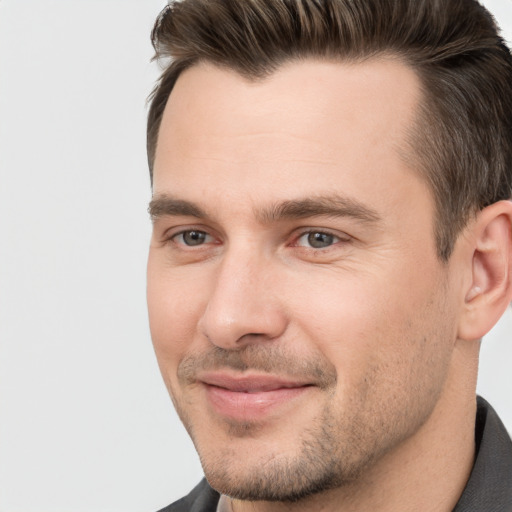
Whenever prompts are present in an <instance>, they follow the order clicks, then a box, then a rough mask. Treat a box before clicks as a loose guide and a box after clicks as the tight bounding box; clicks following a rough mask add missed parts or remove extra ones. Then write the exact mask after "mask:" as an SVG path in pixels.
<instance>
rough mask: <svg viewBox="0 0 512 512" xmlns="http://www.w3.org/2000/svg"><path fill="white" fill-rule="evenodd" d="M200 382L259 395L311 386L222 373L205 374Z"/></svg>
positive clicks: (270, 377) (267, 376) (263, 376)
mask: <svg viewBox="0 0 512 512" xmlns="http://www.w3.org/2000/svg"><path fill="white" fill-rule="evenodd" d="M198 380H199V381H201V382H203V383H204V384H207V385H209V386H216V387H219V388H224V389H227V390H229V391H237V392H240V393H258V392H265V391H275V390H277V389H282V388H300V387H303V386H308V385H310V384H311V383H309V382H303V381H300V380H296V379H289V378H286V377H280V376H276V375H270V374H261V375H230V374H228V373H222V372H207V373H203V374H201V375H200V376H199V377H198Z"/></svg>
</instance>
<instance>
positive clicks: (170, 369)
mask: <svg viewBox="0 0 512 512" xmlns="http://www.w3.org/2000/svg"><path fill="white" fill-rule="evenodd" d="M155 260H156V258H155V257H153V258H152V257H151V255H150V259H149V262H148V278H147V303H148V314H149V326H150V331H151V339H152V341H153V346H154V349H155V353H156V356H157V360H158V364H159V366H160V370H161V372H162V375H163V376H164V379H166V381H168V380H169V379H173V380H174V378H175V376H176V369H177V367H178V364H179V362H180V361H181V359H182V358H183V357H184V355H186V353H187V352H188V351H189V350H190V349H191V347H192V346H193V343H194V340H196V339H197V338H198V337H197V324H198V320H199V318H200V316H201V314H202V310H203V302H204V301H203V300H202V293H201V289H202V287H201V286H200V283H201V280H200V279H190V278H188V279H187V278H183V276H179V275H176V273H174V272H172V271H170V269H167V270H166V269H165V265H163V264H162V263H161V262H159V261H155ZM203 288H204V287H203ZM203 291H204V290H203Z"/></svg>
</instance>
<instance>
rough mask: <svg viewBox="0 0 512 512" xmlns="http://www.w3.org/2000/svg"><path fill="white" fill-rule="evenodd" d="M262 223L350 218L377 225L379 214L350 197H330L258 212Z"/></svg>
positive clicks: (290, 201)
mask: <svg viewBox="0 0 512 512" xmlns="http://www.w3.org/2000/svg"><path fill="white" fill-rule="evenodd" d="M257 216H258V217H259V219H260V221H261V222H262V223H265V224H266V223H271V222H275V221H279V220H293V219H304V218H307V217H317V216H321V217H334V218H336V217H350V218H353V219H355V220H358V221H361V222H363V223H369V224H370V223H371V224H373V223H376V222H378V221H379V220H380V216H379V214H378V213H377V212H376V211H375V210H374V209H372V208H370V207H368V206H366V205H364V204H363V203H361V202H360V201H357V200H355V199H353V198H350V197H345V196H339V195H329V196H317V197H312V198H304V199H293V200H289V201H283V202H281V203H277V204H275V205H272V206H270V207H269V208H265V209H264V210H263V211H261V212H257Z"/></svg>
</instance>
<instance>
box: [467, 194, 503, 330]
mask: <svg viewBox="0 0 512 512" xmlns="http://www.w3.org/2000/svg"><path fill="white" fill-rule="evenodd" d="M467 240H468V242H469V243H470V244H471V245H470V258H471V261H470V265H471V278H470V280H469V281H470V285H469V286H466V288H465V290H464V291H465V298H464V305H463V312H462V315H461V317H460V322H459V332H458V337H459V338H460V339H463V340H477V339H480V338H482V336H484V335H485V334H487V333H488V332H489V331H490V330H491V328H492V327H493V326H494V325H495V324H496V322H497V321H498V320H499V318H500V317H501V315H502V314H503V313H504V311H505V310H506V308H507V306H508V305H509V303H510V301H511V300H512V202H511V201H499V202H497V203H494V204H492V205H491V206H488V207H487V208H484V209H483V210H482V211H481V212H479V213H478V215H477V218H476V220H475V221H473V223H472V224H471V227H470V228H469V233H468V237H467Z"/></svg>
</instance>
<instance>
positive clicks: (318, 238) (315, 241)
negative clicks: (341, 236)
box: [308, 233, 333, 249]
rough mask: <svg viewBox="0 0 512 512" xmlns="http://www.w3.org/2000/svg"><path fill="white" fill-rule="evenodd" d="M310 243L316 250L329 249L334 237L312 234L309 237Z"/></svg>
mask: <svg viewBox="0 0 512 512" xmlns="http://www.w3.org/2000/svg"><path fill="white" fill-rule="evenodd" d="M308 243H309V245H311V247H314V248H315V249H321V248H323V247H328V246H329V245H332V243H333V236H332V235H328V234H327V233H310V234H309V236H308Z"/></svg>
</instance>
